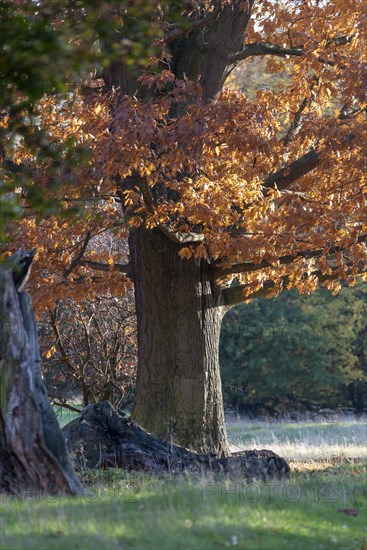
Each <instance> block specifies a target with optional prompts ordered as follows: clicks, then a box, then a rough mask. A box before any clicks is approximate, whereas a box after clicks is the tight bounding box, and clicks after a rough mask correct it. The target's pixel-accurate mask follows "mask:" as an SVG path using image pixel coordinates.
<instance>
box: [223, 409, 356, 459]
mask: <svg viewBox="0 0 367 550" xmlns="http://www.w3.org/2000/svg"><path fill="white" fill-rule="evenodd" d="M228 433H229V437H230V440H231V443H232V448H233V450H236V451H237V450H239V449H241V448H245V449H253V448H260V447H263V448H270V449H272V450H273V451H274V452H276V453H279V454H280V455H282V456H283V457H284V458H286V459H287V460H293V461H294V460H301V461H304V460H310V461H312V460H319V459H324V458H330V457H335V456H340V455H343V456H346V457H349V458H353V457H354V458H358V457H362V458H367V428H366V421H365V420H364V421H362V420H353V419H347V418H343V417H340V418H339V419H338V420H334V421H329V422H328V421H321V422H287V421H282V422H271V423H270V424H269V423H267V422H249V421H248V422H244V421H237V422H231V423H229V425H228Z"/></svg>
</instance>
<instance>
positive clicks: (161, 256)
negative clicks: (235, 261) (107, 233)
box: [130, 228, 229, 455]
mask: <svg viewBox="0 0 367 550" xmlns="http://www.w3.org/2000/svg"><path fill="white" fill-rule="evenodd" d="M179 249H180V246H179V245H177V244H175V243H173V242H171V241H170V240H169V239H168V238H167V237H166V236H164V235H163V234H162V233H161V232H160V231H158V230H154V231H148V230H146V229H144V228H139V229H138V230H135V231H133V232H132V233H131V236H130V253H131V262H132V265H133V269H134V283H135V300H136V311H137V322H138V379H137V394H136V403H135V408H134V413H133V418H134V420H136V421H137V422H138V423H139V424H140V425H141V426H143V427H144V428H145V429H147V430H148V431H150V432H152V433H154V434H156V435H157V436H159V437H161V438H163V439H168V440H170V439H172V440H173V441H174V442H175V443H178V444H180V445H183V446H185V447H188V448H191V449H194V450H196V451H199V452H208V451H209V450H210V451H213V452H215V453H216V454H218V455H228V454H229V446H228V441H227V434H226V428H225V423H224V411H223V400H222V388H221V380H220V371H219V336H220V328H221V322H222V317H223V315H224V313H225V310H224V308H223V307H222V306H221V305H220V296H219V295H217V294H216V292H215V290H214V288H213V287H212V285H211V281H210V270H209V267H210V266H209V265H208V264H207V263H206V262H204V261H202V260H197V259H190V260H183V259H181V258H180V257H179V255H178V252H179Z"/></svg>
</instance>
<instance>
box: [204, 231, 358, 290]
mask: <svg viewBox="0 0 367 550" xmlns="http://www.w3.org/2000/svg"><path fill="white" fill-rule="evenodd" d="M366 241H367V235H360V236H359V237H358V239H357V240H356V241H355V242H354V243H351V246H352V245H354V244H360V243H365V242H366ZM346 250H348V247H343V246H332V247H330V248H328V249H327V253H326V255H327V256H333V255H334V254H337V253H339V252H345V251H346ZM324 254H325V249H319V250H303V251H301V252H298V253H297V254H293V255H292V254H288V255H285V256H280V258H278V260H276V262H275V264H276V265H274V262H273V263H272V262H269V261H268V260H263V261H262V262H259V263H254V262H243V263H240V264H234V265H232V266H231V267H228V268H221V267H217V268H214V269H213V277H214V278H215V279H219V278H221V277H225V276H226V275H235V274H236V273H252V272H253V271H260V270H261V269H265V268H267V267H276V266H277V265H289V264H291V263H292V262H294V261H295V260H297V259H298V258H306V259H311V258H318V257H320V256H322V255H324Z"/></svg>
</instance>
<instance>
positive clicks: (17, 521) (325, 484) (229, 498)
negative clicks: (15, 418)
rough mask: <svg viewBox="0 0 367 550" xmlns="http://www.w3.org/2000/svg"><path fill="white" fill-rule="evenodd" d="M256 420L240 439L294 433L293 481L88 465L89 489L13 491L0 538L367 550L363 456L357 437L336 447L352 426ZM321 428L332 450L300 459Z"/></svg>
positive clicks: (239, 432)
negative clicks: (68, 493) (75, 494)
mask: <svg viewBox="0 0 367 550" xmlns="http://www.w3.org/2000/svg"><path fill="white" fill-rule="evenodd" d="M251 424H252V431H251V430H249V427H248V426H246V423H236V424H235V425H231V426H230V434H231V437H232V439H233V438H238V441H241V442H244V441H245V442H252V440H251V437H253V436H254V437H256V438H257V441H258V442H259V445H257V446H258V447H266V446H268V447H269V446H270V447H272V445H271V441H277V442H278V444H279V446H280V445H281V443H282V442H283V444H285V445H288V444H290V442H291V441H293V444H294V456H293V457H290V459H292V458H294V457H296V459H295V460H293V461H292V460H291V467H292V478H291V480H288V481H285V482H274V483H264V482H262V483H255V482H253V483H247V484H245V483H242V482H234V481H228V480H225V479H219V478H218V479H210V478H201V477H199V476H196V477H195V476H192V477H182V476H180V477H173V476H168V475H167V476H161V477H159V478H157V477H155V476H153V475H147V474H137V473H135V474H127V473H125V472H123V471H119V470H106V471H104V472H102V471H92V472H85V473H84V474H83V482H84V485H85V486H87V487H88V491H89V494H88V496H87V497H84V498H74V499H73V498H65V497H64V498H48V499H46V498H44V499H41V498H28V499H26V498H24V499H22V500H16V499H9V498H8V497H7V498H5V497H3V502H2V503H1V504H0V506H1V516H0V517H1V519H0V527H1V538H0V547H1V549H2V550H3V549H4V550H5V549H23V548H24V549H27V548H29V549H33V548H37V549H47V550H48V549H54V548H60V549H61V548H62V549H72V548H79V549H87V550H89V549H94V548H95V549H99V548H106V549H110V548H111V549H113V548H119V549H122V548H124V549H147V550H148V549H167V550H171V549H173V550H176V549H177V550H178V549H185V550H186V549H188V550H199V549H203V550H211V549H213V550H214V549H218V550H219V549H226V548H240V549H242V550H244V549H246V550H250V549H253V550H267V549H269V550H277V549H279V550H283V549H286V550H288V549H294V550H302V549H304V550H317V549H320V550H322V549H324V550H329V549H330V548H335V549H339V550H354V549H355V550H361V549H362V547H363V541H364V539H365V538H366V535H367V530H366V516H367V507H366V497H367V492H366V488H365V481H366V477H365V476H366V472H365V465H364V461H363V458H359V459H357V458H354V459H351V458H348V450H349V449H350V448H351V445H349V442H348V439H345V441H344V440H343V441H344V443H345V446H344V447H345V448H344V452H343V453H341V454H340V455H339V456H338V457H334V458H332V457H331V455H330V453H328V452H327V446H328V443H327V442H328V441H330V445H331V446H333V444H334V443H333V441H334V439H335V440H336V439H338V440H339V439H340V437H341V435H342V434H344V435H343V437H346V438H347V433H348V432H346V433H345V432H344V431H343V427H342V426H339V425H338V424H332V425H331V426H327V430H326V428H325V427H324V426H321V425H318V426H315V427H313V426H305V425H303V424H298V425H291V426H290V425H287V424H284V425H280V424H279V425H277V426H276V427H275V426H274V425H273V424H272V425H270V426H268V428H266V425H265V424H263V423H261V424H257V425H256V424H255V423H251ZM297 426H298V427H297ZM349 428H350V426H349ZM359 428H361V432H360V431H359ZM362 428H363V423H362V422H360V423H358V422H357V423H356V425H355V430H354V428H353V430H354V431H352V430H349V433H350V437H351V442H352V444H353V445H355V444H357V446H359V445H360V446H361V447H362V446H363V441H365V435H364V437H362V438H361V441H360V440H359V438H360V436H361V434H362V432H363V430H362ZM275 429H276V430H277V431H274V430H275ZM310 430H311V431H310ZM318 430H319V431H318ZM320 430H321V432H320ZM340 430H342V431H340ZM250 432H251V433H250ZM254 434H256V435H254ZM292 434H293V435H292ZM320 434H323V439H322V438H321V435H320ZM333 434H334V439H333ZM313 435H317V437H318V436H319V435H320V438H321V439H320V441H321V444H322V445H323V449H324V452H325V457H324V458H323V459H321V458H318V460H309V461H307V460H305V461H302V460H299V459H298V458H297V452H298V450H297V444H298V443H299V441H301V442H303V444H304V442H305V441H306V442H307V445H310V444H311V441H312V437H313ZM274 436H276V439H274ZM283 436H284V437H283ZM292 437H293V439H291V438H292ZM247 438H249V439H247ZM316 439H317V438H316ZM246 444H247V443H246ZM340 445H341V443H340ZM315 450H316V448H315ZM348 514H357V515H348Z"/></svg>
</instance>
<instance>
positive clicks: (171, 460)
mask: <svg viewBox="0 0 367 550" xmlns="http://www.w3.org/2000/svg"><path fill="white" fill-rule="evenodd" d="M63 433H64V436H65V440H66V444H67V448H68V450H69V453H70V454H71V456H72V458H73V459H74V461H75V464H76V467H77V468H79V469H81V468H105V467H116V468H124V469H126V470H138V471H149V472H155V473H160V472H172V473H185V472H203V473H205V472H208V473H209V472H213V473H224V474H228V475H230V477H231V478H237V479H239V478H240V479H251V480H252V479H257V480H269V479H280V478H284V477H289V475H290V468H289V466H288V464H287V462H286V461H285V460H284V459H283V458H281V457H280V456H278V455H276V454H275V453H273V452H272V451H269V450H266V449H262V450H251V451H242V452H236V453H233V454H232V455H231V456H229V457H226V458H221V457H218V456H216V455H215V454H214V453H208V454H198V453H195V452H192V451H190V450H189V449H186V448H184V447H180V446H178V445H174V444H173V443H172V442H170V441H164V440H162V439H160V438H158V437H156V436H154V435H152V434H150V433H148V432H146V431H145V430H144V429H143V428H142V427H141V426H139V425H138V424H137V423H136V422H134V421H133V420H132V419H131V418H130V417H129V416H127V415H126V414H124V413H123V412H121V411H118V410H116V409H115V408H114V407H113V406H112V405H111V403H109V402H108V401H102V402H101V403H98V404H93V405H88V406H87V407H86V408H85V409H84V410H83V411H82V414H81V415H80V416H79V417H78V418H77V419H75V420H73V421H72V422H70V423H69V424H67V425H66V426H65V427H64V428H63Z"/></svg>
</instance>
